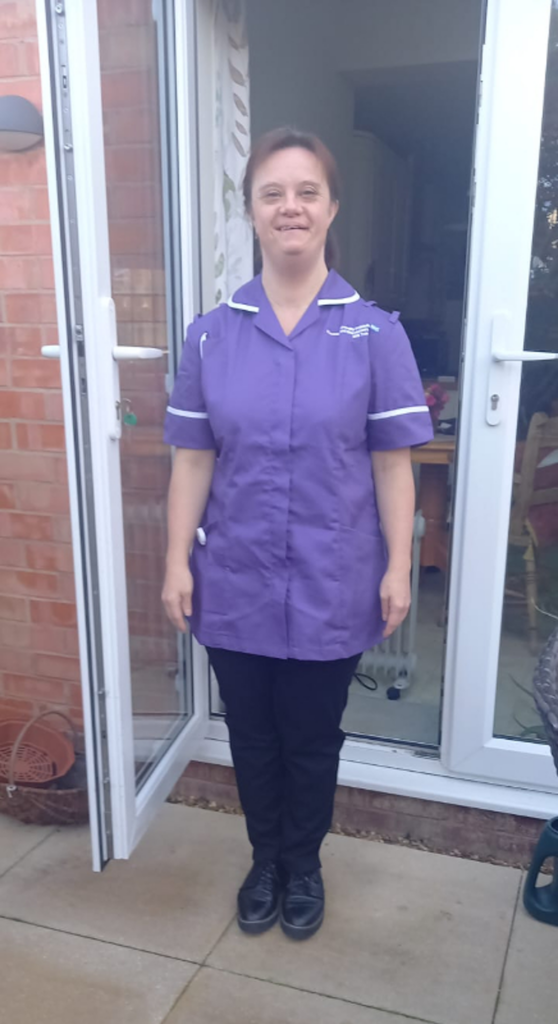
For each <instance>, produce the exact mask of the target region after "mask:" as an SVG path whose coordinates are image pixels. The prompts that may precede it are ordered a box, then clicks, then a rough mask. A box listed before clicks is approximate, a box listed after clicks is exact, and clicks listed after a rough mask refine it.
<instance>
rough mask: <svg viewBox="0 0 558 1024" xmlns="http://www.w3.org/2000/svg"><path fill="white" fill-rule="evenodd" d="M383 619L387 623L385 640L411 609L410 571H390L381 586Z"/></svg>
mask: <svg viewBox="0 0 558 1024" xmlns="http://www.w3.org/2000/svg"><path fill="white" fill-rule="evenodd" d="M380 598H381V602H382V618H383V620H384V622H385V623H386V628H385V629H384V640H387V638H388V636H391V634H392V633H394V632H395V630H396V629H397V627H398V626H400V625H401V623H402V622H403V620H404V619H405V618H406V616H407V612H408V611H409V608H410V607H411V576H410V573H409V572H408V571H405V570H399V569H388V571H387V572H386V574H385V576H384V578H383V580H382V582H381V584H380Z"/></svg>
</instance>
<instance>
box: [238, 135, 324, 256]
mask: <svg viewBox="0 0 558 1024" xmlns="http://www.w3.org/2000/svg"><path fill="white" fill-rule="evenodd" d="M295 148H296V149H307V150H308V151H309V152H310V153H313V154H314V156H316V157H317V158H318V160H319V161H320V163H321V165H322V167H323V169H324V173H325V176H326V180H327V184H328V187H329V194H330V196H331V198H332V200H333V202H339V200H340V197H341V178H340V175H339V170H338V167H337V163H336V161H335V157H334V156H333V153H332V152H331V151H330V150H329V149H328V148H327V146H326V145H325V143H323V142H322V140H321V139H319V138H318V137H317V135H312V134H311V133H310V132H301V131H298V130H297V129H296V128H275V129H274V130H273V131H271V132H266V134H265V135H262V136H261V137H260V138H259V139H258V141H257V142H256V143H255V145H254V146H253V147H252V151H251V153H250V159H249V160H248V163H247V165H246V173H245V175H244V181H243V184H242V192H243V195H244V205H245V207H246V212H247V213H250V212H251V209H252V187H253V183H254V176H255V174H256V171H257V170H258V168H259V167H260V166H261V165H262V164H263V163H264V162H265V161H266V160H267V158H268V157H270V156H271V155H272V153H277V152H278V151H279V150H281V149H295ZM338 259H339V248H338V245H337V240H336V238H335V236H334V234H333V232H332V229H331V228H330V229H329V231H328V233H327V240H326V247H325V261H326V264H327V267H328V269H330V268H331V267H332V266H335V264H336V263H337V262H338Z"/></svg>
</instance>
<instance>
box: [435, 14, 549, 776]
mask: <svg viewBox="0 0 558 1024" xmlns="http://www.w3.org/2000/svg"><path fill="white" fill-rule="evenodd" d="M552 6H554V7H555V6H556V4H554V5H553V4H552V0H488V5H487V26H486V40H485V47H484V55H483V62H482V103H481V106H480V114H479V124H478V135H477V147H476V161H475V165H476V166H475V175H476V199H475V205H474V211H473V217H472V239H471V250H470V266H469V291H468V303H467V309H468V312H467V322H466V327H465V344H464V366H463V383H462V408H461V422H460V436H459V446H458V451H459V456H458V467H457V484H456V503H455V521H454V529H453V550H452V566H451V591H450V599H449V626H448V648H447V661H446V673H445V678H446V689H445V702H444V719H443V742H442V763H443V765H444V766H445V767H446V768H447V769H448V770H449V771H450V772H452V773H455V774H457V775H460V776H464V777H471V778H475V777H476V778H482V779H484V780H498V781H500V782H504V783H507V784H511V785H514V786H520V787H526V788H534V789H541V790H547V791H550V792H556V791H557V790H558V785H557V779H556V772H555V769H554V766H553V764H552V761H551V757H550V753H549V750H548V747H546V746H545V745H544V744H542V743H540V744H538V743H530V742H524V741H522V740H520V739H518V738H516V739H514V738H497V737H496V736H495V728H494V719H495V707H496V698H497V689H498V672H499V666H500V658H501V628H502V610H503V597H504V581H505V574H506V558H507V554H508V531H509V522H510V504H511V496H512V481H513V476H514V458H515V452H516V433H517V425H518V406H519V397H520V384H521V372H522V365H523V362H522V357H523V360H524V359H525V353H524V338H525V324H526V309H527V300H528V293H529V285H530V272H531V254H532V242H533V224H534V211H535V201H536V193H537V179H538V166H539V154H540V147H541V125H542V115H543V99H544V87H545V74H546V69H547V50H548V42H549V19H550V15H551V7H552ZM553 17H555V15H553ZM496 357H498V358H496ZM551 358H552V355H551V353H550V352H548V353H545V355H544V359H545V360H550V359H551ZM543 365H548V366H550V365H551V364H550V362H548V363H543ZM556 397H558V395H557V396H556ZM509 675H510V676H512V675H513V673H512V672H510V673H509ZM526 682H527V686H528V685H529V679H528V678H527V680H526Z"/></svg>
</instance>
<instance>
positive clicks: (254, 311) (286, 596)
mask: <svg viewBox="0 0 558 1024" xmlns="http://www.w3.org/2000/svg"><path fill="white" fill-rule="evenodd" d="M431 438H432V425H431V420H430V414H429V412H428V408H427V406H426V405H425V399H424V390H423V387H422V384H421V380H420V377H419V373H418V370H417V366H416V363H415V360H414V357H413V354H412V351H411V347H410V344H409V340H408V338H407V335H406V334H405V331H404V330H403V327H402V326H401V324H400V323H399V314H397V313H392V314H389V313H386V312H384V311H383V310H381V309H379V307H378V306H376V305H375V304H374V303H373V302H364V300H363V299H361V298H360V296H359V295H358V294H357V293H356V292H355V291H354V289H353V288H352V287H351V286H350V285H348V284H347V282H346V281H344V280H343V278H341V277H340V276H339V275H338V274H337V273H335V271H330V273H329V275H328V277H327V279H326V281H325V283H324V285H323V287H322V289H321V291H320V293H319V295H318V296H317V297H316V299H315V300H314V301H313V302H312V303H311V304H310V306H309V307H308V309H307V310H306V312H305V314H304V316H303V317H302V319H301V320H300V321H299V323H298V324H297V326H296V327H295V329H294V331H293V332H292V333H291V334H290V335H289V336H288V337H287V336H286V335H285V333H284V331H283V330H282V328H281V326H280V324H279V322H278V320H277V317H276V316H275V313H274V312H273V309H272V307H271V305H270V303H269V300H268V298H267V296H266V294H265V291H264V289H263V286H262V282H261V278H260V277H256V278H254V280H252V281H250V282H249V283H248V284H246V285H244V286H243V287H242V288H240V289H239V290H238V291H237V292H236V293H235V295H234V296H233V298H232V299H230V300H229V302H228V303H226V304H222V305H220V306H218V308H217V309H214V310H213V311H212V312H211V313H208V314H206V315H205V316H201V317H198V318H197V319H196V320H195V321H194V323H193V324H192V325H191V327H190V328H189V330H188V333H187V337H186V342H185V344H184V350H183V353H182V359H181V363H180V368H179V372H178V375H177V378H176V382H175V386H174V390H173V393H172V396H171V399H170V404H169V408H168V412H167V418H166V423H165V440H166V441H167V443H168V444H171V445H176V446H177V447H178V448H198V449H199V448H210V449H214V450H215V451H216V453H217V460H216V463H215V473H214V477H213V483H212V487H211V493H210V496H209V501H208V503H207V508H206V510H205V513H204V516H203V519H202V523H201V526H200V529H199V530H198V531H197V538H196V541H195V543H194V546H193V550H192V554H191V567H192V573H193V577H194V596H193V614H192V619H191V627H192V631H193V633H194V635H195V637H196V638H197V639H198V640H199V642H200V643H202V644H205V645H207V646H210V647H223V648H227V649H229V650H232V651H244V652H246V653H249V654H261V655H267V656H269V657H275V658H298V659H301V660H319V661H325V660H329V659H334V658H345V657H349V656H350V655H352V654H356V653H358V652H360V651H363V650H366V649H367V648H368V647H372V646H373V645H374V644H377V643H379V642H380V640H381V638H382V633H383V629H384V623H383V621H382V615H381V604H380V597H379V586H380V582H381V579H382V576H383V575H384V573H385V570H386V566H387V558H386V545H385V541H384V538H383V535H382V530H381V526H380V521H379V516H378V508H377V504H376V497H375V492H374V482H373V478H372V472H371V465H370V452H371V451H374V450H387V449H393V448H405V447H407V446H409V445H416V444H424V443H425V442H427V441H429V440H430V439H431Z"/></svg>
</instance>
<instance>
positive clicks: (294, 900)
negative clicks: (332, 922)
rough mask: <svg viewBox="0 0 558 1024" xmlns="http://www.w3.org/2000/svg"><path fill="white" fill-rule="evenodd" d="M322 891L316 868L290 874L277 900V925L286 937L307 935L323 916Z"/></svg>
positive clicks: (302, 937)
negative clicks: (279, 924) (278, 904)
mask: <svg viewBox="0 0 558 1024" xmlns="http://www.w3.org/2000/svg"><path fill="white" fill-rule="evenodd" d="M324 911H325V893H324V883H323V881H322V875H321V872H320V870H319V868H318V869H317V870H316V871H311V872H309V873H308V874H306V875H291V876H290V878H289V880H288V882H287V886H286V889H285V891H284V893H283V900H282V903H281V928H282V929H283V931H284V932H285V935H288V936H289V938H290V939H309V938H310V937H311V936H312V935H315V934H316V932H317V931H318V928H319V927H320V925H321V923H322V921H323V919H324Z"/></svg>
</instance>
